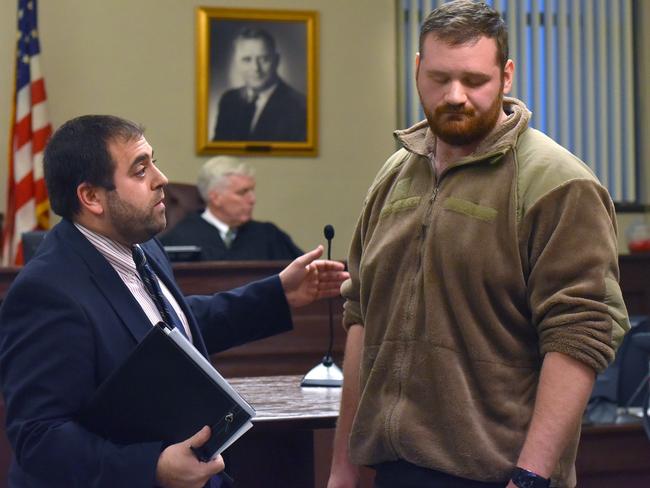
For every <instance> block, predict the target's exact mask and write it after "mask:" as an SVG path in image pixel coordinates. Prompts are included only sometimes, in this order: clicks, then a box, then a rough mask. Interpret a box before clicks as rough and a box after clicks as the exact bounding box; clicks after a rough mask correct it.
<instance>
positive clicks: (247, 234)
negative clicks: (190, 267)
mask: <svg viewBox="0 0 650 488" xmlns="http://www.w3.org/2000/svg"><path fill="white" fill-rule="evenodd" d="M160 240H161V241H162V243H163V244H164V245H165V246H188V245H193V246H199V247H200V248H201V260H202V261H254V260H260V261H264V260H292V259H295V258H297V257H298V256H300V255H301V254H303V252H302V250H301V249H300V248H299V247H298V246H296V245H295V244H294V243H293V241H292V240H291V237H289V236H288V235H287V234H286V233H285V232H283V231H281V230H280V229H279V228H278V227H276V226H275V225H273V224H272V223H270V222H257V221H255V220H251V221H250V222H247V223H246V224H244V225H242V226H241V227H240V228H239V229H237V236H236V237H235V240H234V241H233V242H232V245H231V246H230V249H228V248H227V247H226V246H225V244H224V243H223V240H222V239H221V235H220V234H219V230H218V229H217V228H216V227H215V226H213V225H212V224H210V223H208V222H207V221H206V220H205V219H203V218H202V217H201V215H200V214H192V215H189V216H188V217H185V219H183V220H182V221H180V222H179V223H178V224H177V225H176V226H175V227H174V228H173V229H171V230H170V231H169V232H167V233H166V234H164V235H162V236H161V237H160Z"/></svg>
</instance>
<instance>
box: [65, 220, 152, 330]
mask: <svg viewBox="0 0 650 488" xmlns="http://www.w3.org/2000/svg"><path fill="white" fill-rule="evenodd" d="M56 229H57V231H58V232H60V233H61V235H62V237H63V239H65V242H67V243H69V247H70V248H71V249H72V250H74V251H75V252H76V253H77V254H78V255H79V256H80V257H81V259H82V260H83V261H84V262H85V263H86V265H87V266H88V268H89V270H90V278H91V279H92V281H93V282H94V283H95V286H97V289H98V290H99V292H100V293H101V294H102V295H103V296H104V297H105V298H106V300H107V301H108V303H109V304H110V306H111V307H112V308H113V310H115V313H116V314H117V315H118V316H119V317H120V319H121V320H122V322H123V324H124V326H125V327H126V328H127V329H128V330H129V332H130V333H131V335H133V337H134V339H135V340H136V341H137V342H140V341H141V340H142V339H143V338H144V336H145V335H146V334H147V332H149V331H150V330H151V322H150V321H149V318H148V317H147V315H146V314H145V313H144V311H143V310H142V307H141V306H140V304H139V303H138V302H137V300H136V299H135V298H134V297H133V295H132V294H131V292H130V291H129V289H128V288H127V287H126V285H125V284H124V282H123V281H122V279H121V278H120V277H119V275H118V274H117V273H116V271H115V270H114V269H113V267H112V266H111V265H110V264H109V263H108V261H106V259H105V258H104V256H102V255H101V254H100V253H99V251H97V249H95V247H94V246H93V245H92V244H91V243H90V242H89V241H88V239H86V238H85V237H84V236H83V234H81V232H79V230H77V228H76V227H75V226H74V224H72V223H71V222H69V221H67V220H62V221H61V222H60V223H59V224H58V225H57V227H56Z"/></svg>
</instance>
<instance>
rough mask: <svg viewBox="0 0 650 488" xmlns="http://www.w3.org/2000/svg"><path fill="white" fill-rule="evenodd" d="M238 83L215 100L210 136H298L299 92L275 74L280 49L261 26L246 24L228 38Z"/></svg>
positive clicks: (302, 105) (302, 136)
mask: <svg viewBox="0 0 650 488" xmlns="http://www.w3.org/2000/svg"><path fill="white" fill-rule="evenodd" d="M232 62H233V63H234V68H235V69H236V70H237V71H238V73H239V75H240V76H241V78H242V79H243V83H244V84H243V85H242V86H240V87H237V88H232V89H230V90H228V91H226V92H225V93H224V94H223V96H222V97H221V99H220V100H219V108H218V116H217V124H216V127H215V130H214V135H213V140H215V141H223V140H227V141H304V140H306V128H307V110H306V102H305V96H304V95H303V94H302V93H300V92H298V91H297V90H295V89H294V88H292V87H291V86H289V85H288V84H287V83H286V82H285V81H284V80H283V79H282V78H280V76H279V75H278V65H279V63H280V54H279V53H278V51H277V49H276V45H275V40H274V39H273V37H272V36H271V35H270V34H269V33H268V32H267V31H265V30H263V29H258V28H253V27H246V28H244V29H243V30H242V31H241V32H240V33H239V34H238V35H237V36H236V37H235V39H234V41H233V58H232Z"/></svg>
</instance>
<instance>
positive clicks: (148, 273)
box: [132, 245, 187, 337]
mask: <svg viewBox="0 0 650 488" xmlns="http://www.w3.org/2000/svg"><path fill="white" fill-rule="evenodd" d="M132 253H133V262H134V263H135V268H136V269H137V270H138V274H139V275H140V278H141V279H142V282H143V283H144V287H145V288H146V289H147V293H149V296H150V297H151V299H152V300H153V302H154V303H155V304H156V308H157V309H158V311H159V312H160V316H161V317H162V319H163V321H164V322H165V323H166V324H168V325H170V326H172V327H176V328H177V329H178V330H180V331H181V333H182V334H183V335H184V336H185V337H187V334H186V333H185V327H183V323H182V322H181V319H179V318H178V315H176V312H175V311H174V307H172V305H171V303H169V301H168V300H167V299H166V298H165V295H164V293H163V292H162V290H161V289H160V285H159V284H158V278H156V274H155V273H154V272H153V270H152V269H151V266H149V263H147V257H146V256H145V255H144V251H143V250H142V248H141V247H140V246H137V245H136V246H133V250H132Z"/></svg>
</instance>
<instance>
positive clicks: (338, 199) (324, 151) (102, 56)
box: [0, 0, 650, 257]
mask: <svg viewBox="0 0 650 488" xmlns="http://www.w3.org/2000/svg"><path fill="white" fill-rule="evenodd" d="M241 3H242V2H241V1H237V0H221V1H218V2H217V1H210V0H204V1H199V0H192V1H190V0H111V1H101V2H100V1H84V0H57V1H55V2H54V1H41V2H40V3H39V6H40V15H39V21H40V33H41V40H42V49H43V70H44V72H45V76H46V83H47V89H48V95H49V110H50V116H51V120H52V122H53V124H54V126H55V127H56V126H58V125H60V124H61V123H62V122H63V121H65V120H67V119H68V118H70V117H73V116H75V115H80V114H83V113H113V114H118V115H122V116H125V117H129V118H132V119H134V120H136V121H139V122H142V123H144V124H145V126H146V127H147V137H148V139H149V141H150V142H151V143H152V145H153V146H154V148H155V150H156V155H157V157H158V160H159V162H160V165H161V167H162V168H163V170H164V171H165V172H166V173H167V175H168V176H169V178H170V180H173V181H187V182H190V181H193V179H194V175H195V174H196V171H197V170H198V168H199V166H200V165H201V163H202V162H203V161H205V160H206V159H207V157H205V156H198V155H197V154H195V151H194V120H195V117H194V82H195V80H194V8H195V7H196V6H197V5H206V6H207V5H214V6H217V5H218V6H224V7H228V6H231V7H239V6H240V5H241ZM638 5H639V9H640V10H639V12H638V13H639V17H640V19H641V21H640V22H639V25H640V26H644V25H648V24H650V2H646V1H639V2H638ZM246 6H248V7H253V8H254V7H258V8H269V6H272V8H282V9H303V10H316V11H318V12H319V13H320V27H321V35H320V66H319V68H320V69H319V73H320V105H319V111H320V112H319V125H320V154H319V156H318V157H316V158H281V157H271V158H250V159H248V161H249V162H251V163H252V164H253V165H254V166H255V168H256V170H257V174H258V206H257V210H256V218H258V219H260V220H273V221H275V222H277V223H278V224H279V225H280V226H281V227H283V228H284V229H286V230H287V231H288V232H290V233H291V234H292V235H293V236H294V237H295V239H296V242H297V243H298V244H299V245H300V246H302V247H305V248H307V247H310V246H314V245H315V244H317V243H318V242H322V240H323V239H322V227H323V225H324V224H327V223H331V224H332V225H334V226H335V227H336V229H337V238H336V239H335V242H334V250H333V254H334V256H335V257H344V256H345V255H346V253H347V246H348V242H349V237H350V235H351V233H352V230H353V228H354V223H355V220H356V217H357V214H358V211H359V208H360V203H361V200H362V198H363V195H364V192H365V190H366V188H367V187H368V185H369V183H370V181H371V179H372V177H373V175H374V174H375V172H376V170H377V168H378V167H379V165H380V164H381V163H382V161H383V160H384V159H385V158H386V156H387V155H388V154H390V153H391V152H392V150H393V149H394V145H393V142H392V138H391V131H392V130H393V128H394V127H395V125H396V120H397V115H396V105H397V98H396V86H397V85H396V74H395V65H396V63H395V59H396V53H395V44H396V43H395V7H394V1H393V0H300V1H298V0H273V1H263V0H247V2H246ZM15 18H16V11H15V2H13V1H6V2H0V211H2V210H4V207H5V205H6V196H5V193H6V192H5V185H6V166H7V165H6V155H7V134H8V126H9V119H10V100H9V96H8V94H10V93H11V83H12V76H13V67H12V59H13V50H14V41H15V20H16V19H15ZM639 35H640V37H639V39H638V43H639V51H640V52H642V53H644V52H646V51H647V50H648V49H647V47H650V32H649V31H648V29H641V32H640V34H639ZM646 80H650V61H649V60H648V57H647V56H641V57H640V60H639V78H638V80H637V82H638V83H639V85H640V86H645V84H647V81H646ZM639 94H640V98H639V110H640V113H641V117H642V119H641V120H642V125H641V127H642V130H641V141H642V146H641V155H640V157H641V160H642V161H643V162H644V175H643V181H644V182H645V185H644V186H645V187H644V189H643V191H644V195H645V201H646V202H649V201H650V190H649V189H650V170H648V168H650V166H649V164H650V163H648V162H650V142H648V141H649V140H650V134H648V127H650V109H649V108H650V96H649V95H648V93H647V90H644V89H641V90H639ZM649 220H650V219H649V218H648V215H644V214H622V215H620V216H619V231H620V232H619V235H620V242H619V243H620V247H621V251H623V252H625V250H626V240H625V236H626V231H627V229H628V227H629V226H630V225H632V224H634V223H637V222H642V221H649Z"/></svg>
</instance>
